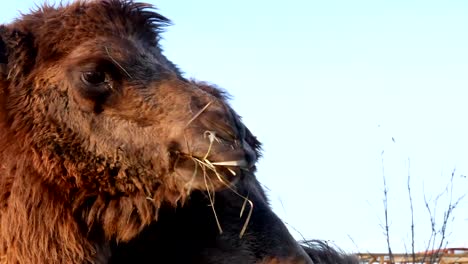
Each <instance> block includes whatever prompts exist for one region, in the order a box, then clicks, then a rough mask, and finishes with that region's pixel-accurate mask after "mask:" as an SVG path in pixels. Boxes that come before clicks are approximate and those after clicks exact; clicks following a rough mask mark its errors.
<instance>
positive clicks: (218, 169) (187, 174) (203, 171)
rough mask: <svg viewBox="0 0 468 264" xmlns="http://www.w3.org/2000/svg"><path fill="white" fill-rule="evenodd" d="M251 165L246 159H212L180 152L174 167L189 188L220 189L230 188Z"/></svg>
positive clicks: (177, 174)
mask: <svg viewBox="0 0 468 264" xmlns="http://www.w3.org/2000/svg"><path fill="white" fill-rule="evenodd" d="M251 166H252V165H251V164H250V163H249V162H248V161H247V160H246V159H235V160H222V161H221V160H220V161H211V159H209V158H207V157H200V156H194V155H190V154H186V153H178V154H177V156H176V159H175V162H174V166H173V169H174V172H176V176H177V177H179V179H180V180H182V181H184V182H186V184H187V186H188V189H199V190H219V189H224V188H229V187H230V186H231V185H232V184H234V183H235V182H237V180H238V179H239V178H240V176H241V175H242V173H243V172H245V171H249V170H250V169H251Z"/></svg>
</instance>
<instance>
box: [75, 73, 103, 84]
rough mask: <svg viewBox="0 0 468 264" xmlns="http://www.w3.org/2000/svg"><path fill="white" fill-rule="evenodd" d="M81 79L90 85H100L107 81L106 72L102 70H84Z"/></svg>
mask: <svg viewBox="0 0 468 264" xmlns="http://www.w3.org/2000/svg"><path fill="white" fill-rule="evenodd" d="M81 80H82V81H83V82H84V83H85V84H88V85H99V84H102V83H104V82H106V81H107V79H106V73H105V72H102V71H88V72H83V73H82V74H81Z"/></svg>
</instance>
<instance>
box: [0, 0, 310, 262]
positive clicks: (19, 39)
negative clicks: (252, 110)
mask: <svg viewBox="0 0 468 264" xmlns="http://www.w3.org/2000/svg"><path fill="white" fill-rule="evenodd" d="M168 23H169V21H168V20H167V19H166V18H164V17H163V16H161V15H159V14H157V13H155V12H154V10H152V7H151V6H150V5H147V4H142V3H134V2H132V1H125V0H101V1H80V2H76V3H74V4H70V5H66V6H58V7H52V6H43V7H41V8H40V9H38V10H35V11H32V12H31V13H30V14H26V15H23V16H22V17H20V18H19V19H17V20H15V21H14V22H13V23H11V24H8V25H3V26H0V257H1V260H3V261H6V263H22V264H32V263H34V264H37V263H48V264H49V263H50V264H54V263H145V262H147V261H150V263H154V262H157V261H159V262H158V263H259V262H262V261H264V263H268V262H270V263H312V261H311V259H310V258H308V257H306V253H305V252H304V250H303V249H302V248H301V247H300V246H299V244H298V243H296V242H295V241H294V240H293V239H292V237H291V235H290V234H289V233H288V231H287V230H286V228H285V227H284V225H283V224H282V223H281V221H280V220H279V219H278V218H277V217H276V216H275V215H274V214H273V212H272V211H271V209H270V207H269V206H268V203H267V199H266V197H265V195H264V193H263V190H262V188H261V187H260V185H259V184H258V182H257V181H256V179H255V176H254V174H253V173H254V171H255V166H254V165H255V162H256V160H257V157H258V156H259V148H260V144H259V143H258V141H257V140H256V138H255V137H254V136H253V135H252V134H251V133H250V131H249V130H248V129H247V128H246V127H245V126H244V125H243V124H242V122H241V120H240V118H239V117H238V115H237V114H236V113H235V112H234V111H233V110H232V109H231V107H230V106H229V105H228V104H227V102H226V98H225V96H224V94H223V92H221V91H220V90H219V89H217V88H215V87H213V86H210V85H207V84H204V83H197V82H193V81H188V80H186V79H184V78H183V77H182V75H181V73H180V72H179V70H178V69H177V68H176V66H174V64H172V63H171V62H170V61H169V60H167V59H166V58H165V57H164V56H163V55H162V51H161V49H160V47H159V45H158V40H159V33H160V31H161V28H162V27H163V26H165V25H166V24H168ZM197 160H202V161H203V160H208V161H211V162H222V161H239V162H240V165H239V166H231V167H224V166H216V171H217V172H219V173H218V174H217V173H214V172H213V171H212V170H210V169H207V166H204V165H202V164H200V163H198V162H197ZM227 185H231V186H233V187H232V188H236V189H237V191H238V192H239V193H241V194H242V195H245V196H248V197H249V199H251V200H252V201H253V202H254V211H253V213H252V219H251V222H250V223H249V228H248V231H247V233H246V234H245V236H244V238H242V239H240V238H239V231H240V228H241V227H242V225H243V223H244V220H246V219H245V215H246V214H244V216H243V219H239V216H238V214H239V210H241V209H240V208H242V203H243V201H244V200H243V199H240V197H239V196H238V195H237V194H235V193H234V192H233V191H232V190H230V189H226V186H227ZM207 191H208V192H210V193H211V192H213V191H217V193H216V203H215V207H216V208H215V209H216V211H217V212H218V214H219V218H220V223H221V224H222V225H223V226H224V227H227V228H226V229H225V233H223V234H219V233H218V230H217V229H216V223H214V222H213V219H214V217H213V214H212V211H211V208H209V207H207V205H208V204H209V202H208V200H207V198H206V194H207ZM158 217H159V218H160V219H158ZM176 234H179V235H180V237H181V239H182V240H181V241H180V244H177V243H175V244H173V243H170V242H171V241H174V239H175V238H176V237H175V235H176ZM181 245H184V246H187V247H188V248H187V249H186V250H185V251H187V252H188V253H187V254H186V255H184V256H186V258H184V257H182V255H180V251H179V252H175V251H174V250H175V249H177V248H180V247H181ZM170 252H174V253H175V254H179V255H177V256H174V255H168V253H170ZM140 253H141V254H140ZM142 256H145V258H143V257H142Z"/></svg>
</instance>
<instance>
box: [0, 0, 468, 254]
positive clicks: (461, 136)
mask: <svg viewBox="0 0 468 264" xmlns="http://www.w3.org/2000/svg"><path fill="white" fill-rule="evenodd" d="M147 1H149V0H147ZM33 2H34V1H29V0H23V1H21V3H20V4H18V3H14V2H13V1H9V2H4V3H2V9H1V11H0V17H1V18H2V21H3V22H5V21H8V20H10V19H11V18H12V17H14V16H16V15H17V14H18V12H17V10H23V11H24V10H26V7H31V6H32V5H33V4H32V3H33ZM35 2H36V3H38V2H37V1H35ZM150 2H153V3H154V4H156V6H157V7H158V8H159V9H160V12H161V13H162V14H164V15H165V16H167V17H169V18H170V19H172V20H173V22H174V24H175V25H174V26H172V27H170V28H168V29H167V32H166V33H165V34H164V37H165V40H164V41H163V43H162V44H163V46H164V48H165V50H166V54H167V56H168V57H169V58H170V59H171V60H172V61H174V62H175V63H176V64H178V65H179V66H180V67H181V68H182V70H183V71H185V73H186V76H187V77H193V78H196V79H200V80H206V81H210V82H212V83H215V84H218V85H219V86H221V87H223V88H225V89H227V90H228V91H229V92H230V93H231V94H232V95H233V98H234V99H233V100H232V104H233V106H234V107H235V109H236V110H237V111H238V112H239V113H240V114H241V115H242V116H243V117H244V120H245V122H246V123H247V125H248V126H249V127H250V129H251V130H252V131H253V132H254V133H255V134H256V135H257V136H258V137H259V139H260V140H261V141H262V142H263V143H264V150H265V152H264V158H263V159H262V160H261V162H260V164H259V172H258V177H259V178H260V180H261V181H262V183H263V184H264V185H265V186H266V187H268V189H269V190H270V191H269V195H270V198H271V202H272V205H273V207H274V210H275V211H276V212H277V213H278V214H279V215H280V217H282V218H283V219H284V220H285V221H286V222H287V223H288V224H289V226H290V228H291V230H292V232H293V233H294V235H295V236H296V237H297V238H301V235H299V234H298V233H297V232H296V231H294V229H296V230H298V231H300V232H301V233H302V235H303V236H304V237H305V238H309V239H311V238H320V239H326V240H330V241H332V242H334V243H336V244H338V245H339V246H341V247H342V248H343V249H345V250H347V251H352V252H355V251H374V252H375V251H385V249H386V244H385V239H384V236H383V229H382V227H381V226H380V224H382V223H383V206H382V198H383V192H382V189H383V185H382V161H381V160H382V157H383V160H384V168H385V175H386V177H387V181H388V185H389V210H390V211H389V214H390V218H391V225H390V228H391V232H392V233H391V236H392V243H393V247H394V250H395V251H400V252H402V251H404V250H405V245H406V247H407V248H409V246H410V240H409V235H410V228H409V227H410V218H409V205H408V198H407V197H408V195H407V191H406V180H407V178H406V177H407V175H408V159H410V164H411V165H410V170H409V172H410V175H411V177H412V184H413V185H412V189H413V196H414V197H413V199H414V206H415V223H416V247H417V249H419V250H423V249H424V248H425V243H426V242H427V239H428V235H429V233H430V232H429V231H430V226H429V221H428V220H429V218H428V214H427V211H426V210H425V208H424V202H423V199H422V198H423V190H424V192H425V193H426V195H427V197H428V199H431V197H432V200H434V198H435V196H436V195H437V194H438V193H440V192H442V191H443V190H444V188H445V185H446V184H447V183H448V182H449V179H450V174H451V172H452V171H453V170H454V169H456V171H455V183H456V184H455V186H454V192H455V194H454V197H458V196H460V195H461V194H463V193H466V192H467V191H468V179H466V178H465V177H463V175H465V176H466V175H468V124H467V121H468V118H467V115H468V92H467V90H468V32H467V30H468V2H467V1H462V0H460V1H450V0H446V1H432V0H425V1H422V0H405V1H397V0H396V1H382V0H368V1H365V0H356V1H347V0H341V1H339V0H330V1H315V0H302V1H300V0H290V1H266V0H257V1H247V0H238V1H215V0H205V1H173V0H162V1H159V2H156V1H150ZM392 138H393V139H394V140H392ZM382 151H384V154H383V156H382V155H381V153H382ZM446 202H447V201H446V200H445V199H444V198H441V200H440V201H439V207H438V211H437V214H438V217H439V218H440V217H441V215H442V211H443V210H445V209H446ZM431 204H432V203H431ZM454 216H455V220H454V222H451V223H450V228H449V229H450V230H449V231H450V233H451V234H450V236H449V237H448V241H449V242H450V244H449V245H450V246H458V247H460V246H468V240H467V237H468V228H467V227H468V199H465V200H463V201H462V203H461V204H460V205H459V207H458V208H457V209H456V211H455V212H454ZM437 221H438V222H437V223H436V224H437V225H440V224H441V222H440V219H438V220H437ZM350 238H352V239H353V240H354V242H352V241H351V239H350Z"/></svg>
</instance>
